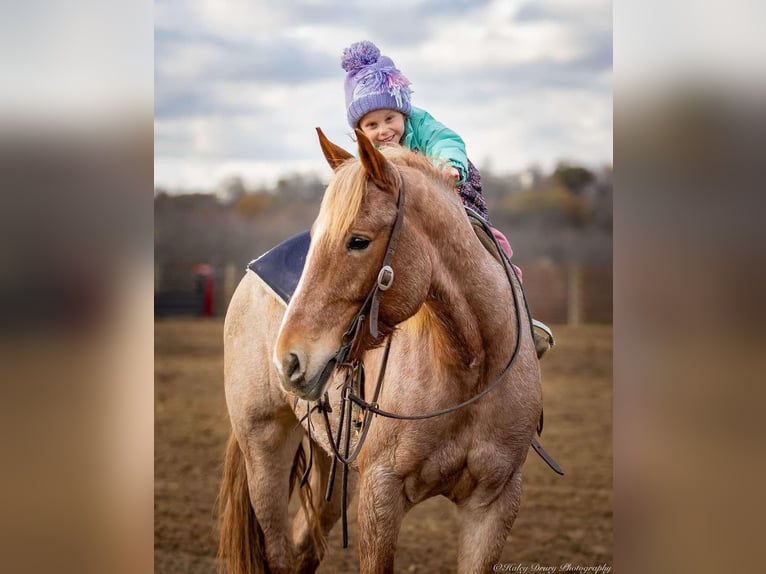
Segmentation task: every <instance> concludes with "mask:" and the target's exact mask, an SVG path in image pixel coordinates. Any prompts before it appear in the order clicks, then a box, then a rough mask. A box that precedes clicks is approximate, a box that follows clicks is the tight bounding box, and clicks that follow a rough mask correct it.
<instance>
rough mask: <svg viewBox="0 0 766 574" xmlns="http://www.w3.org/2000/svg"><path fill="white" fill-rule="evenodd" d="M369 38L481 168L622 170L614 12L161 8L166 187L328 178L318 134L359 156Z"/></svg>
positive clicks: (160, 183)
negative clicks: (355, 93) (355, 91)
mask: <svg viewBox="0 0 766 574" xmlns="http://www.w3.org/2000/svg"><path fill="white" fill-rule="evenodd" d="M359 40H370V41H372V42H374V43H375V44H376V45H377V46H378V47H379V48H380V51H381V53H382V54H384V55H387V56H389V57H391V58H392V59H393V60H394V62H395V64H396V65H397V67H398V68H399V69H400V70H401V71H402V72H403V73H404V74H405V76H407V78H408V79H409V80H410V81H411V82H412V85H411V88H412V90H413V93H412V103H413V105H415V106H417V107H421V108H424V109H426V110H428V111H429V112H430V113H431V115H433V116H434V117H435V118H437V119H438V120H439V121H441V122H442V123H444V124H445V125H447V126H449V127H450V128H452V129H453V130H454V131H456V132H457V133H458V134H460V135H461V137H462V138H463V140H464V141H465V143H466V148H467V151H468V156H469V158H470V159H471V160H473V162H474V163H475V164H476V165H477V166H478V167H479V168H482V167H485V166H486V167H489V168H491V169H492V171H493V172H494V173H498V174H504V173H511V172H518V171H521V170H523V169H526V168H527V167H529V166H531V165H538V166H540V167H542V168H543V169H548V168H550V167H552V166H554V165H555V164H556V163H557V162H559V161H569V162H577V163H580V164H584V165H587V166H590V167H592V168H599V167H601V166H603V165H606V164H611V163H612V6H611V3H610V2H608V1H604V0H542V1H539V0H533V1H529V2H525V1H513V0H472V1H469V0H407V1H399V0H392V1H388V2H367V1H365V2H359V1H354V0H345V1H339V0H297V1H294V2H289V1H286V0H276V1H271V0H269V1H264V0H249V1H248V0H227V1H222V0H156V2H155V37H154V47H155V83H154V105H155V109H154V111H155V116H154V117H155V122H154V131H155V136H154V137H155V187H162V188H163V189H166V190H169V191H182V190H186V191H191V190H202V189H207V190H213V189H216V188H217V187H220V185H221V184H222V183H223V182H224V181H225V180H226V179H227V178H230V177H233V176H240V177H241V178H242V179H243V180H244V181H245V183H246V184H247V185H248V186H261V185H267V186H269V185H273V184H274V182H275V181H276V180H277V179H278V178H279V177H281V176H285V175H289V174H293V173H311V174H315V175H317V176H319V177H326V176H327V175H329V167H328V166H327V164H326V163H325V161H324V158H323V156H322V154H321V151H320V149H319V145H318V143H317V138H316V132H315V130H314V128H315V127H317V126H319V127H321V128H322V130H323V131H324V132H325V134H326V135H327V136H328V137H329V138H330V139H331V140H332V141H333V142H335V143H337V144H338V145H341V146H342V147H345V148H346V149H348V150H350V151H352V150H353V149H354V148H355V143H354V141H353V139H352V137H351V135H352V130H351V128H350V127H349V126H348V124H347V123H346V114H345V102H344V92H343V80H344V78H345V72H344V71H343V69H342V68H341V65H340V59H341V54H342V52H343V49H344V48H345V47H347V46H349V45H350V44H352V43H353V42H356V41H359Z"/></svg>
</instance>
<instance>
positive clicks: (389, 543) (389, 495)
mask: <svg viewBox="0 0 766 574" xmlns="http://www.w3.org/2000/svg"><path fill="white" fill-rule="evenodd" d="M408 509H409V507H408V505H407V501H406V500H405V498H404V493H403V487H402V481H401V480H400V479H398V478H396V477H394V476H392V475H391V474H390V473H388V472H386V471H384V470H380V469H374V470H367V471H365V472H363V473H362V476H361V477H360V481H359V506H358V512H357V523H358V525H359V569H360V571H361V572H362V574H372V573H381V574H383V573H390V572H393V571H394V555H395V553H396V539H397V537H398V536H399V528H400V527H401V525H402V519H403V518H404V515H405V514H406V512H407V510H408Z"/></svg>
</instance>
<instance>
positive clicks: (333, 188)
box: [318, 162, 366, 245]
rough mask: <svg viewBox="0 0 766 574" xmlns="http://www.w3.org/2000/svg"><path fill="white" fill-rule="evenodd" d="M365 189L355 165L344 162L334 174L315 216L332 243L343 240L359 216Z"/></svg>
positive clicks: (359, 171) (358, 167)
mask: <svg viewBox="0 0 766 574" xmlns="http://www.w3.org/2000/svg"><path fill="white" fill-rule="evenodd" d="M365 186H366V177H365V174H364V171H363V170H362V169H360V165H359V163H358V162H347V163H346V164H344V165H342V166H341V167H339V168H338V169H337V171H336V172H335V175H334V176H333V178H332V180H331V181H330V184H329V185H328V186H327V191H325V194H324V198H323V199H322V205H321V207H320V208H319V217H318V219H319V220H321V221H322V222H323V227H324V229H325V230H326V235H325V237H326V239H327V240H328V241H329V242H330V243H331V244H333V245H336V244H338V243H341V242H342V241H343V240H344V238H345V236H346V234H347V233H348V230H349V229H350V228H351V225H352V224H353V223H354V220H355V219H356V218H357V216H358V215H359V210H360V208H361V206H362V199H363V197H364V190H365Z"/></svg>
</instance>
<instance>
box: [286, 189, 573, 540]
mask: <svg viewBox="0 0 766 574" xmlns="http://www.w3.org/2000/svg"><path fill="white" fill-rule="evenodd" d="M466 211H467V212H468V214H469V216H473V217H474V219H476V220H477V221H478V222H479V223H480V224H481V225H482V227H483V229H484V231H485V232H486V233H487V235H488V237H489V238H490V239H491V240H492V242H493V244H494V246H495V248H496V249H497V250H498V253H500V254H501V255H500V256H501V258H502V249H501V248H500V245H499V244H498V242H497V239H496V238H495V237H494V234H492V232H491V230H490V229H489V225H488V224H487V223H486V221H484V220H483V219H482V218H480V217H478V216H475V215H473V213H472V212H471V210H470V209H466ZM403 219H404V181H403V180H402V183H401V185H400V187H399V198H398V200H397V213H396V219H395V221H394V224H393V227H392V229H391V235H390V236H389V239H388V246H387V248H386V253H385V256H384V258H383V263H382V264H381V267H380V270H379V271H378V276H377V279H376V281H375V283H374V284H373V286H372V287H371V288H370V291H369V293H368V294H367V297H366V298H365V301H364V303H362V306H361V307H360V309H359V311H357V313H356V314H355V315H354V317H353V318H352V319H351V322H350V323H349V326H348V328H347V329H346V332H345V333H344V334H343V338H342V339H341V346H340V348H339V349H338V352H337V353H336V354H335V356H333V357H332V358H331V359H330V360H329V361H328V362H327V364H326V365H325V367H324V369H323V370H322V373H321V374H320V378H319V382H320V383H321V384H322V385H324V384H325V383H326V382H327V379H329V377H330V375H331V374H332V372H333V371H334V370H335V369H336V368H338V369H340V368H343V369H345V371H346V374H345V377H344V380H343V383H342V385H341V387H340V388H341V403H340V413H339V420H338V428H337V431H336V432H335V433H333V431H332V428H331V425H330V417H329V413H331V412H332V407H331V406H330V398H329V395H328V393H327V392H325V394H324V397H322V398H321V399H320V400H318V401H317V402H316V404H315V405H314V406H313V407H311V408H309V409H308V412H307V413H306V415H305V416H304V417H303V419H301V422H302V421H303V420H305V419H308V434H309V450H310V453H309V462H308V464H307V467H306V470H305V472H304V474H303V477H302V478H301V483H300V484H301V486H303V485H304V484H305V483H306V481H307V480H308V476H309V472H310V471H311V465H312V461H313V441H312V440H311V428H312V427H311V418H310V415H311V412H312V411H313V410H318V411H319V412H320V413H321V414H322V419H323V421H324V427H325V431H326V433H327V439H328V442H329V443H330V445H331V447H332V451H333V458H332V462H331V466H330V473H329V479H328V482H327V490H326V492H325V500H327V501H328V502H329V501H330V500H331V498H332V491H333V489H334V485H335V474H336V470H337V464H338V463H339V462H340V463H341V464H342V465H343V475H342V483H341V497H342V504H341V518H342V524H343V548H348V519H347V513H346V506H347V502H348V486H347V485H348V471H349V466H350V465H351V464H352V463H353V462H354V461H355V460H356V458H357V456H358V455H359V452H360V451H361V449H362V446H363V445H364V442H365V439H366V438H367V433H368V431H369V430H370V426H371V424H372V418H373V417H372V415H380V416H382V417H386V418H392V419H398V420H424V419H430V418H434V417H438V416H442V415H446V414H450V413H453V412H455V411H458V410H460V409H463V408H465V407H467V406H469V405H471V404H473V403H475V402H476V401H478V400H479V399H481V398H482V397H484V396H485V395H487V394H489V393H490V392H491V391H492V390H493V389H494V388H495V387H497V386H498V385H499V384H500V383H501V382H502V381H503V379H504V377H505V375H506V374H507V373H508V372H509V371H510V369H511V368H512V367H513V365H514V363H515V362H516V358H517V357H518V353H519V349H520V347H521V332H522V328H521V313H519V297H518V293H517V291H516V288H515V287H516V286H518V287H519V289H521V291H522V293H523V287H522V285H521V282H520V281H519V279H518V276H516V271H515V270H513V267H512V266H511V265H507V264H505V263H504V264H503V268H504V270H505V274H506V277H507V278H508V282H509V284H510V286H511V293H512V295H513V304H514V309H515V311H516V333H517V334H518V336H517V337H516V345H515V347H514V349H513V353H512V354H511V357H510V359H509V360H508V363H507V364H506V365H505V367H504V368H503V370H502V371H501V372H500V374H499V375H498V376H497V378H496V379H495V380H494V381H493V382H492V383H491V384H490V385H489V386H487V387H486V388H484V389H483V390H482V391H481V392H479V393H477V394H476V395H474V396H472V397H471V398H470V399H467V400H465V401H463V402H462V403H458V404H456V405H452V406H450V407H447V408H444V409H440V410H437V411H432V412H429V413H424V414H417V415H404V414H399V413H393V412H389V411H385V410H383V409H381V408H380V407H379V406H378V402H377V401H378V397H379V396H380V391H381V388H382V386H383V378H384V376H385V373H386V366H387V364H388V356H389V352H390V350H391V334H389V335H387V336H386V346H385V351H384V353H383V358H382V360H381V366H380V371H379V374H378V378H377V381H376V383H375V387H374V390H373V394H372V397H371V400H370V401H369V402H368V401H366V400H365V398H364V363H363V362H362V361H361V360H359V359H352V360H351V361H347V358H348V357H349V355H352V356H353V355H355V354H356V351H358V347H359V345H360V341H361V336H360V335H361V333H362V327H363V325H364V322H365V320H367V319H368V317H369V332H370V335H371V336H372V337H373V338H375V339H376V338H377V337H378V334H379V331H378V315H379V310H380V297H381V294H382V292H383V291H387V290H388V289H389V288H390V287H391V285H392V284H393V280H394V270H393V268H392V267H391V260H392V259H393V256H394V252H395V251H396V244H397V241H398V239H399V233H400V232H401V227H402V221H403ZM514 280H515V281H514ZM523 303H524V307H525V309H526V312H527V317H529V318H530V325H529V328H530V333H531V332H532V331H531V329H532V322H531V314H530V312H529V305H528V303H527V301H526V297H524V298H523ZM296 402H297V399H296ZM354 406H356V407H357V408H358V409H359V411H361V413H362V416H363V417H364V418H363V420H362V421H359V420H358V419H357V420H354V416H353V415H354V413H353V411H354ZM352 424H353V425H354V426H355V428H356V431H357V433H358V439H357V441H356V445H355V446H354V450H353V451H351V448H350V447H351V433H352ZM538 433H539V429H538ZM333 434H334V436H333ZM532 447H533V448H534V450H535V452H537V453H538V454H539V455H540V456H541V457H542V459H543V460H544V461H545V462H546V463H547V464H548V465H549V466H550V467H551V468H552V469H553V470H554V471H555V472H557V473H558V474H563V472H562V471H561V469H560V467H559V466H558V464H556V462H555V461H554V460H553V459H552V458H551V457H550V456H549V455H548V454H547V453H546V452H545V451H544V450H543V448H542V446H541V445H540V444H539V442H538V441H537V439H536V438H535V437H533V438H532Z"/></svg>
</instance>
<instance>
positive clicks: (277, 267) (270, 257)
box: [247, 231, 310, 303]
mask: <svg viewBox="0 0 766 574" xmlns="http://www.w3.org/2000/svg"><path fill="white" fill-rule="evenodd" d="M309 240H310V238H309V232H308V231H304V232H303V233H299V234H298V235H293V236H292V237H290V238H289V239H286V240H285V241H283V242H282V243H280V244H279V245H277V246H276V247H273V248H271V249H269V250H268V251H267V252H266V253H264V254H263V255H261V256H260V257H259V258H258V259H255V260H253V261H251V262H250V263H249V265H248V266H247V268H248V269H249V270H250V271H252V272H253V273H255V274H256V275H258V277H260V278H261V279H262V280H263V282H264V283H266V285H268V286H269V287H270V288H271V290H272V291H274V293H275V294H276V295H277V296H278V297H279V298H280V299H282V301H284V302H285V303H289V302H290V297H292V295H293V293H294V292H295V288H296V287H297V286H298V280H299V279H300V278H301V273H303V266H304V265H305V263H306V254H307V253H308V251H309Z"/></svg>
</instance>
